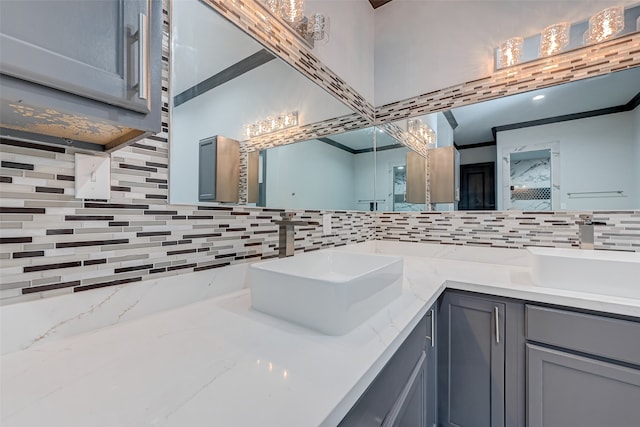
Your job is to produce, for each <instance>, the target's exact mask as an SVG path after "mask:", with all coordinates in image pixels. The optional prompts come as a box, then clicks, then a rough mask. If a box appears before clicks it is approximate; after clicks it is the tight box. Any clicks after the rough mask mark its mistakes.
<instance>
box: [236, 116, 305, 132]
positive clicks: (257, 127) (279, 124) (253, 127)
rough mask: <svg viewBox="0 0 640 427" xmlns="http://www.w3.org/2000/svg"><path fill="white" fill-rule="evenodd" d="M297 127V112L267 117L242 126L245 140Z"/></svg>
mask: <svg viewBox="0 0 640 427" xmlns="http://www.w3.org/2000/svg"><path fill="white" fill-rule="evenodd" d="M297 125H298V112H297V111H294V112H293V113H286V114H282V115H280V116H278V117H268V118H266V119H264V120H258V121H257V122H255V123H252V124H248V125H244V134H245V136H246V137H247V138H255V137H256V136H260V135H264V134H267V133H271V132H276V131H279V130H283V129H287V128H290V127H293V126H297Z"/></svg>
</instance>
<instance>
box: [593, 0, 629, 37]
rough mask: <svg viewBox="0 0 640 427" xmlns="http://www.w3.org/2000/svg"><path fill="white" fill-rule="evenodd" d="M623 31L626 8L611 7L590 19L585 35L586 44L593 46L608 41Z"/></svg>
mask: <svg viewBox="0 0 640 427" xmlns="http://www.w3.org/2000/svg"><path fill="white" fill-rule="evenodd" d="M623 29H624V7H622V6H615V7H610V8H608V9H605V10H603V11H601V12H599V13H596V14H595V15H593V16H592V17H591V18H589V29H588V30H587V32H586V33H585V35H584V43H585V44H591V43H599V42H602V41H605V40H608V39H610V38H612V37H614V36H615V35H617V34H618V33H620V32H621V31H622V30H623Z"/></svg>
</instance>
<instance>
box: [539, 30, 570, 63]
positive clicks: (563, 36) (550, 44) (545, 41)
mask: <svg viewBox="0 0 640 427" xmlns="http://www.w3.org/2000/svg"><path fill="white" fill-rule="evenodd" d="M569 27H570V24H569V23H568V22H560V23H557V24H553V25H549V26H548V27H547V28H545V29H544V30H543V31H542V34H541V36H540V49H539V52H538V56H540V57H544V56H551V55H555V54H556V53H558V52H560V51H561V50H562V49H564V48H565V47H566V46H567V45H568V44H569Z"/></svg>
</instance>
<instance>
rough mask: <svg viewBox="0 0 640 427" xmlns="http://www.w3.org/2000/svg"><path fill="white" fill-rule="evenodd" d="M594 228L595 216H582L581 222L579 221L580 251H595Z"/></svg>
mask: <svg viewBox="0 0 640 427" xmlns="http://www.w3.org/2000/svg"><path fill="white" fill-rule="evenodd" d="M593 226H594V223H593V215H591V214H580V221H578V235H579V237H580V249H593V247H594V245H593V240H594V238H593Z"/></svg>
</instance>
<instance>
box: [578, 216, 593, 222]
mask: <svg viewBox="0 0 640 427" xmlns="http://www.w3.org/2000/svg"><path fill="white" fill-rule="evenodd" d="M578 216H579V217H580V221H577V224H578V225H591V224H593V215H592V214H580V215H578Z"/></svg>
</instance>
